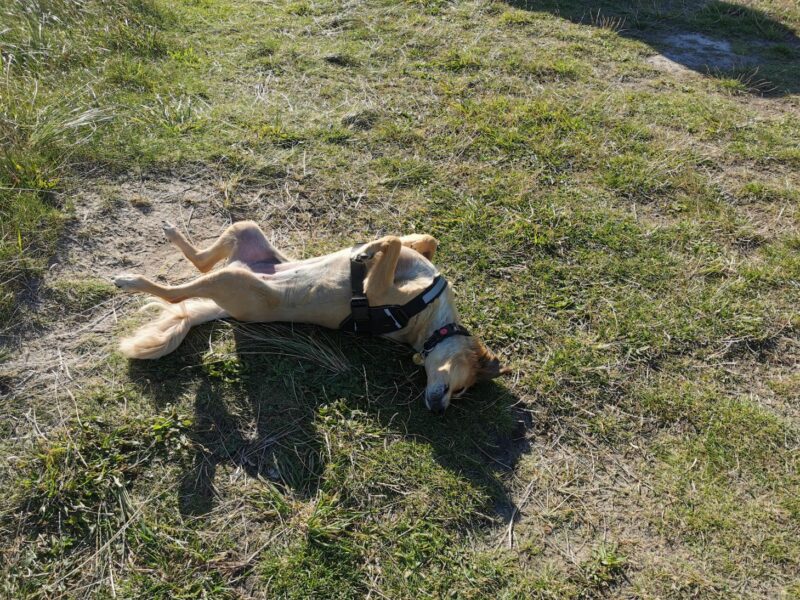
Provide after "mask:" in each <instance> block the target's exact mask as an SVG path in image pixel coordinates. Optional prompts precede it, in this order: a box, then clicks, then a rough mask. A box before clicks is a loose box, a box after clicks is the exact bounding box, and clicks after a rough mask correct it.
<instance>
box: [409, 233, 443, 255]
mask: <svg viewBox="0 0 800 600" xmlns="http://www.w3.org/2000/svg"><path fill="white" fill-rule="evenodd" d="M400 241H401V242H402V244H403V246H405V247H407V248H411V249H412V250H416V251H417V252H419V253H420V254H422V256H424V257H425V258H427V259H428V260H433V255H434V253H435V252H436V248H438V247H439V240H437V239H436V238H435V237H433V236H432V235H427V234H424V233H412V234H410V235H404V236H403V237H401V238H400Z"/></svg>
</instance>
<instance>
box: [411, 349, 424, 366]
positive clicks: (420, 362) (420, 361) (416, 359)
mask: <svg viewBox="0 0 800 600" xmlns="http://www.w3.org/2000/svg"><path fill="white" fill-rule="evenodd" d="M411 360H413V361H414V364H415V365H419V366H420V367H421V366H422V365H424V364H425V359H424V358H423V357H422V354H420V353H419V352H417V353H416V354H414V356H413V357H411Z"/></svg>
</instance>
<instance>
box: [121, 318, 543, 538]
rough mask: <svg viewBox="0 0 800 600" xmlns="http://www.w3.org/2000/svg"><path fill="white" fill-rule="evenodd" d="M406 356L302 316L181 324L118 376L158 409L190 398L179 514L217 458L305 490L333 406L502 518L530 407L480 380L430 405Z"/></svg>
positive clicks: (318, 469) (189, 507)
mask: <svg viewBox="0 0 800 600" xmlns="http://www.w3.org/2000/svg"><path fill="white" fill-rule="evenodd" d="M231 329H233V331H231ZM298 339H299V340H301V342H299V343H298V341H297V340H298ZM209 340H212V341H213V343H211V344H210V343H209ZM284 345H285V347H283V346H284ZM209 347H214V348H217V347H223V348H227V349H228V351H214V352H208V348H209ZM410 357H411V351H410V350H409V349H408V348H407V347H405V346H400V345H398V344H395V343H393V342H391V341H388V340H383V339H374V338H358V339H357V338H354V337H352V336H349V335H346V334H341V333H338V332H329V331H325V330H321V329H319V328H314V327H310V326H299V327H298V326H291V327H290V326H288V325H287V326H283V325H274V324H270V325H263V326H262V325H241V324H235V323H232V324H225V323H216V324H208V325H205V326H201V327H198V328H195V329H194V330H192V332H191V333H190V334H189V336H188V338H187V340H186V341H184V343H183V344H182V346H181V348H179V349H178V351H176V352H175V353H173V354H171V355H170V356H168V357H165V358H163V359H160V360H157V361H131V362H130V363H129V375H130V377H131V380H132V381H133V382H134V384H136V385H137V386H138V387H139V388H140V389H141V391H142V392H143V393H144V394H145V395H146V396H148V397H149V398H150V399H151V401H152V402H153V403H154V404H155V405H156V406H157V407H158V408H162V407H163V406H166V405H167V404H174V403H176V402H177V401H178V399H180V398H181V397H184V396H185V395H186V394H187V393H189V394H191V395H192V396H193V398H194V424H193V427H192V431H191V438H192V441H193V442H194V444H193V447H194V448H195V450H194V455H193V457H192V467H191V468H190V469H188V470H187V471H186V472H185V473H183V475H182V477H181V481H180V485H179V492H178V494H179V505H180V508H181V512H182V513H183V514H184V515H194V516H197V515H203V514H206V513H208V512H210V511H211V510H212V509H213V507H214V505H215V503H216V502H217V501H218V498H217V495H218V492H217V489H216V486H215V479H216V477H217V470H218V468H219V467H220V465H229V466H233V467H235V468H238V469H241V470H242V471H243V472H244V473H246V474H247V475H248V476H250V477H255V478H258V479H260V480H268V481H270V482H272V483H273V484H274V485H276V486H277V487H283V488H287V489H291V490H292V492H293V493H294V494H295V495H296V496H298V497H301V498H306V499H307V498H312V497H314V496H315V495H316V492H317V489H318V487H319V485H320V482H321V481H322V477H323V471H324V468H325V466H326V461H327V458H326V457H327V451H326V448H325V443H326V442H325V439H324V437H325V434H324V431H323V429H324V428H322V427H321V426H320V421H321V414H323V413H325V410H326V407H330V406H332V405H335V406H345V407H346V409H350V410H357V411H360V412H361V413H364V414H365V415H367V417H370V418H372V419H373V420H374V421H376V422H377V423H378V424H379V425H380V426H381V427H382V428H384V429H385V430H388V431H389V432H390V434H391V435H392V436H398V437H400V438H402V439H406V440H414V441H416V442H418V443H423V444H427V445H429V446H430V448H431V450H432V454H433V456H434V458H435V459H436V461H437V462H438V463H439V464H440V465H441V466H443V467H444V468H446V469H448V470H450V471H451V472H453V473H455V474H457V475H459V476H460V477H463V478H465V479H467V480H469V481H470V482H471V483H472V484H473V485H474V486H475V487H476V488H478V489H480V490H482V491H483V492H485V493H486V495H487V497H489V498H490V499H491V503H492V509H493V511H494V513H495V515H496V516H497V517H499V518H501V519H502V520H504V521H505V522H508V521H509V520H510V519H511V518H513V515H514V514H515V512H516V510H515V506H514V503H513V501H512V499H511V497H510V496H509V494H508V491H507V488H506V485H505V484H504V479H505V477H506V475H508V474H509V473H510V472H511V471H512V469H513V467H514V464H515V462H516V460H517V459H518V457H519V456H521V455H522V454H524V453H525V452H527V451H528V448H529V447H528V431H529V429H530V428H531V425H532V422H531V419H530V413H529V412H528V411H525V410H523V409H522V407H521V403H520V401H519V399H518V398H517V397H516V396H514V394H513V393H511V392H510V391H509V390H508V389H507V388H506V387H504V386H503V385H502V384H501V383H497V382H484V383H480V384H478V385H476V386H475V387H474V388H473V389H472V390H471V391H470V392H469V393H468V394H467V395H466V396H465V397H464V398H461V399H459V400H457V401H455V402H454V403H453V404H452V405H451V407H450V408H449V409H448V410H447V412H446V413H445V415H444V416H436V415H433V414H432V413H430V412H429V411H428V410H427V409H425V407H424V403H423V400H422V395H423V391H424V386H425V373H424V371H423V370H422V369H420V368H418V367H416V366H415V365H413V363H412V361H411V360H410Z"/></svg>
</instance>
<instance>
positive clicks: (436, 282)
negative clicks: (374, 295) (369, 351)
mask: <svg viewBox="0 0 800 600" xmlns="http://www.w3.org/2000/svg"><path fill="white" fill-rule="evenodd" d="M366 276H367V266H366V264H365V263H364V260H363V258H362V257H361V256H360V255H355V256H351V257H350V290H351V292H352V297H351V299H350V315H349V316H348V317H347V318H346V319H345V320H344V321H342V322H341V324H340V325H339V329H342V330H343V331H349V332H351V333H356V334H359V335H383V334H386V333H392V332H394V331H400V330H401V329H403V328H404V327H405V326H406V325H408V322H409V321H410V320H411V318H412V317H414V316H416V315H418V314H419V313H421V312H422V311H423V310H425V308H427V306H428V305H429V304H431V303H432V302H433V301H434V300H436V299H437V298H438V297H439V296H441V294H442V292H444V290H445V289H446V288H447V280H446V279H445V278H444V277H442V276H441V275H437V276H436V277H434V279H433V281H432V282H431V284H430V285H429V286H428V287H426V288H425V289H424V290H422V292H420V293H419V294H418V295H417V296H416V297H415V298H413V299H412V300H410V301H409V302H407V303H406V304H403V305H402V306H400V305H395V304H390V305H385V306H370V305H369V301H368V300H367V295H366V292H365V291H364V279H365V278H366Z"/></svg>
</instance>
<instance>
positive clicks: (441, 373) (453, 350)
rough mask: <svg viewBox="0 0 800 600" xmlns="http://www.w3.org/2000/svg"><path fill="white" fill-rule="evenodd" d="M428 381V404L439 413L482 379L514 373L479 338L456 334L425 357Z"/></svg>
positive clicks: (426, 392)
mask: <svg viewBox="0 0 800 600" xmlns="http://www.w3.org/2000/svg"><path fill="white" fill-rule="evenodd" d="M425 371H426V373H427V375H428V384H427V386H426V387H425V405H426V406H427V407H428V409H429V410H430V411H432V412H435V413H443V412H444V411H445V409H446V408H447V407H448V406H449V405H450V400H451V399H453V398H458V397H459V396H461V395H462V394H463V393H464V392H466V391H467V390H468V389H469V388H470V387H472V386H473V385H475V384H476V383H477V382H478V381H486V380H489V379H494V378H495V377H499V376H500V375H504V374H506V373H510V372H511V369H509V368H508V367H504V366H502V365H501V364H500V359H498V358H497V356H495V355H494V354H493V353H492V352H491V351H490V350H489V349H488V348H487V347H486V346H484V345H483V344H482V343H481V342H480V341H479V340H478V339H477V338H474V337H468V336H452V337H449V338H447V339H446V340H443V341H442V342H440V343H439V344H437V345H436V347H435V348H434V349H433V350H432V351H431V353H430V354H428V356H427V358H426V359H425Z"/></svg>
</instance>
